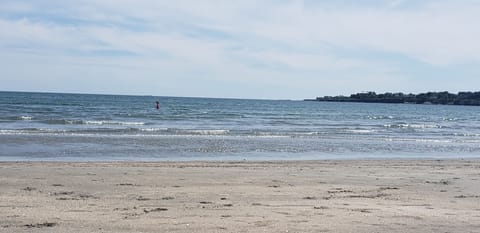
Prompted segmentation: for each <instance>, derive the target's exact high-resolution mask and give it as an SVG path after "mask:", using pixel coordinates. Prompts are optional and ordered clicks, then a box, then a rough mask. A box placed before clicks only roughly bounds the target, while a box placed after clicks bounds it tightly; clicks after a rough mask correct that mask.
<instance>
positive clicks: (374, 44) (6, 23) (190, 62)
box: [0, 0, 480, 98]
mask: <svg viewBox="0 0 480 233" xmlns="http://www.w3.org/2000/svg"><path fill="white" fill-rule="evenodd" d="M362 2H363V1H362ZM477 12H480V2H477V1H469V0H466V1H452V0H451V1H449V0H441V1H422V3H421V4H419V3H418V1H409V0H385V1H380V0H379V1H365V2H364V3H363V4H361V3H359V2H358V1H341V3H338V2H337V3H332V2H324V1H295V0H292V1H253V0H252V1H237V2H231V1H213V0H212V1H127V0H116V1H113V0H104V1H92V0H84V1H75V2H66V1H62V2H58V1H7V2H6V3H5V4H2V6H0V50H1V51H0V52H2V53H3V54H10V55H12V56H15V57H19V56H20V57H21V56H24V57H25V58H28V57H42V56H44V57H45V59H47V60H48V59H51V60H55V61H56V62H60V63H63V64H64V65H65V69H66V70H65V72H64V73H65V74H66V73H68V69H67V68H68V67H70V66H71V67H73V66H75V67H77V68H75V70H76V71H78V69H79V68H78V67H79V66H80V67H84V69H93V70H94V69H99V67H101V66H104V67H116V68H117V69H119V70H124V69H129V70H130V71H129V72H113V71H112V69H115V68H112V69H110V68H108V69H103V71H102V72H99V73H102V74H107V73H108V71H110V72H113V73H115V75H117V76H122V75H124V76H125V77H126V78H127V77H134V76H145V77H147V79H148V77H150V78H149V79H148V80H146V81H145V84H144V85H145V87H147V86H148V85H149V83H151V82H153V81H154V80H155V79H161V80H164V81H166V80H168V81H169V82H171V80H170V79H172V78H177V79H181V80H193V79H198V77H202V80H204V81H205V82H212V84H213V83H216V82H223V83H227V84H225V85H226V87H228V83H231V86H230V87H229V88H231V89H232V90H233V89H235V85H237V84H239V83H241V84H244V85H254V84H258V85H259V86H262V85H265V86H268V84H269V83H270V84H271V83H275V84H276V85H277V86H278V87H279V88H280V89H282V88H285V89H286V88H288V87H291V86H293V87H296V89H298V92H297V93H295V94H292V96H294V97H296V98H298V97H299V96H301V95H304V94H308V95H314V94H316V93H318V94H320V93H319V89H318V88H314V87H315V86H323V87H320V88H323V89H320V91H322V90H324V91H325V92H328V93H326V94H335V92H337V93H338V92H343V90H346V89H351V90H353V91H354V90H355V89H356V88H358V87H362V88H367V87H368V85H370V86H372V87H374V88H376V89H382V88H383V89H386V90H388V89H389V88H390V89H395V88H401V87H404V88H408V85H405V84H402V83H404V82H406V81H407V80H411V79H412V78H415V77H417V78H419V79H421V78H422V77H419V76H415V73H416V72H417V70H415V69H418V68H411V69H412V70H411V72H409V73H410V74H409V75H405V74H406V72H404V70H403V69H405V68H406V67H405V65H399V64H401V63H405V61H404V60H401V59H400V60H397V59H396V58H391V57H388V56H387V55H388V54H394V55H396V56H398V57H402V58H403V59H408V62H410V63H415V62H417V63H418V66H425V67H426V68H424V69H445V68H448V69H451V67H455V66H459V65H465V64H474V65H475V64H478V63H480V44H479V43H478V39H480V29H479V28H478V27H477V26H476V25H475V24H476V22H479V21H480V15H478V14H477ZM359 51H360V52H359ZM362 53H367V54H369V55H368V56H367V55H362ZM119 54H120V55H121V56H119ZM372 54H373V55H372ZM386 54H387V55H386ZM52 56H54V57H55V58H53V57H52ZM25 60H29V59H25ZM33 60H35V59H32V61H33ZM4 65H12V62H7V63H4ZM24 65H27V66H29V65H28V64H24ZM45 65H47V64H45ZM30 66H31V67H32V73H31V75H33V74H39V73H43V74H44V75H48V74H49V73H48V69H44V70H41V69H40V68H39V67H38V66H34V65H30ZM122 67H123V69H122ZM0 68H1V67H0ZM72 70H73V68H72ZM126 73H128V75H127V74H126ZM24 75H25V76H28V74H27V73H24ZM154 77H155V78H154ZM158 77H160V78H158ZM167 77H168V78H167ZM333 79H335V80H333ZM57 81H61V80H60V79H59V80H57ZM192 83H194V82H192ZM365 83H367V84H368V83H370V84H368V85H367V84H365ZM389 84H390V85H392V86H390V87H389ZM187 85H188V82H187ZM345 85H349V86H348V87H346V86H345ZM140 86H141V85H140ZM332 86H333V87H335V88H332ZM302 87H303V88H302ZM446 87H448V86H446ZM57 88H61V86H60V85H59V86H58V87H57ZM146 89H148V88H146ZM214 89H215V87H212V90H213V91H212V90H206V91H205V93H206V94H204V95H210V96H215V95H216V94H215V90H214ZM302 89H307V90H306V91H305V90H302ZM372 89H373V88H372ZM335 90H336V91H335ZM85 91H88V90H85ZM266 91H267V92H268V91H269V93H270V94H269V95H270V96H271V97H279V96H280V95H281V94H283V93H282V92H283V90H282V91H278V92H275V91H274V90H266ZM315 92H316V93H315ZM212 93H213V94H212ZM218 93H220V92H218ZM200 95H201V94H200ZM232 97H242V96H241V92H238V93H236V94H235V96H232ZM251 97H254V96H251ZM304 97H309V96H304Z"/></svg>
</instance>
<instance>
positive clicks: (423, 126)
mask: <svg viewBox="0 0 480 233" xmlns="http://www.w3.org/2000/svg"><path fill="white" fill-rule="evenodd" d="M384 127H386V128H400V129H406V128H410V129H441V128H443V126H441V125H435V124H387V125H384Z"/></svg>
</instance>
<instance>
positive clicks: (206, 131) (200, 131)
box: [182, 129, 230, 135]
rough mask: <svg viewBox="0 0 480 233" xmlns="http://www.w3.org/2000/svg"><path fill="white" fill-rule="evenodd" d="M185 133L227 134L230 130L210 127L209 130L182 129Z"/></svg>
mask: <svg viewBox="0 0 480 233" xmlns="http://www.w3.org/2000/svg"><path fill="white" fill-rule="evenodd" d="M182 131H183V132H185V133H191V134H196V135H225V134H228V133H229V132H230V130H227V129H208V130H196V129H195V130H182Z"/></svg>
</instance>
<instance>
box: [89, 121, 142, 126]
mask: <svg viewBox="0 0 480 233" xmlns="http://www.w3.org/2000/svg"><path fill="white" fill-rule="evenodd" d="M84 124H87V125H145V122H134V121H130V122H129V121H84Z"/></svg>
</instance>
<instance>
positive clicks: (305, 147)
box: [0, 92, 480, 161]
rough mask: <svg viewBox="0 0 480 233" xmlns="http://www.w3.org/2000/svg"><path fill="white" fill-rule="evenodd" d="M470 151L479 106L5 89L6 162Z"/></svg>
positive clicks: (478, 141)
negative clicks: (64, 92)
mask: <svg viewBox="0 0 480 233" xmlns="http://www.w3.org/2000/svg"><path fill="white" fill-rule="evenodd" d="M156 101H159V102H160V109H156V104H155V102H156ZM472 157H480V107H473V106H448V105H415V104H378V103H335V102H313V101H289V100H245V99H214V98H183V97H156V96H124V95H86V94H57V93H25V92H0V160H3V161H6V160H14V161H22V160H46V161H49V160H57V161H117V160H136V161H152V160H153V161H157V160H158V161H163V160H173V161H181V160H304V159H356V158H360V159H365V158H472Z"/></svg>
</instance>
